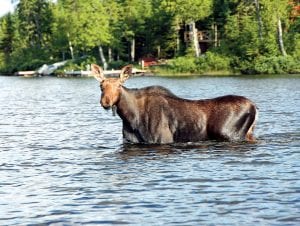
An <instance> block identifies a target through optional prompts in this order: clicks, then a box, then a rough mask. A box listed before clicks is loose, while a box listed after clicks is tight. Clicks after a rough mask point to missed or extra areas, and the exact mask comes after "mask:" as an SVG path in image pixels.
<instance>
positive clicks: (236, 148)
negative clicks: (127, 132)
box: [118, 141, 260, 159]
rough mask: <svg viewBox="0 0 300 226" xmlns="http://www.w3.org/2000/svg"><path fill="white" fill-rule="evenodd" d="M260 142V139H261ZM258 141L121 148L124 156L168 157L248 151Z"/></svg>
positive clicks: (255, 145) (127, 146)
mask: <svg viewBox="0 0 300 226" xmlns="http://www.w3.org/2000/svg"><path fill="white" fill-rule="evenodd" d="M259 142H260V141H259ZM259 142H257V143H254V144H253V143H252V144H251V143H247V142H217V141H204V142H199V143H177V144H162V145H161V144H130V143H124V144H122V145H121V147H120V148H119V150H118V151H119V154H120V155H121V156H122V158H125V159H126V158H134V157H136V156H144V157H167V156H170V155H180V154H189V153H192V154H195V153H197V154H199V155H201V154H211V155H216V154H222V153H224V154H225V153H231V152H233V153H235V154H237V153H240V154H243V153H248V152H251V151H254V150H256V148H257V146H258V145H259Z"/></svg>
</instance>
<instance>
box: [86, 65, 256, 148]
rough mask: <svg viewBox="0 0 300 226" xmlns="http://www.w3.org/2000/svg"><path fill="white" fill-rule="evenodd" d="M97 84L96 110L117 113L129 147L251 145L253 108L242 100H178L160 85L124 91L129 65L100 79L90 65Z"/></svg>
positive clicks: (98, 72)
mask: <svg viewBox="0 0 300 226" xmlns="http://www.w3.org/2000/svg"><path fill="white" fill-rule="evenodd" d="M92 70H93V74H94V76H95V77H96V79H97V80H99V81H100V84H101V90H102V95H101V101H100V103H101V105H102V106H103V107H104V108H105V109H109V108H116V111H117V114H118V115H119V116H120V118H121V119H122V122H123V137H124V139H125V140H126V141H127V142H132V143H158V144H161V143H177V142H198V141H203V140H208V139H213V140H247V141H254V137H253V129H254V125H255V121H256V116H257V109H256V106H255V105H254V104H253V103H252V102H251V101H250V100H249V99H247V98H245V97H242V96H233V95H229V96H223V97H217V98H214V99H206V100H188V99H183V98H179V97H177V96H176V95H174V94H173V93H172V92H171V91H169V90H168V89H166V88H164V87H161V86H150V87H145V88H141V89H128V88H126V87H124V86H123V83H124V82H125V81H126V79H127V78H128V77H129V75H130V74H131V66H130V65H129V66H126V67H124V68H123V69H122V71H121V74H120V77H119V78H105V76H104V74H103V71H102V69H101V67H99V66H97V65H94V64H93V65H92Z"/></svg>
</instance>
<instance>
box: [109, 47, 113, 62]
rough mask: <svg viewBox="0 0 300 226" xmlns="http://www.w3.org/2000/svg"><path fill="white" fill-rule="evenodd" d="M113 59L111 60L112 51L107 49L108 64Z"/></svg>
mask: <svg viewBox="0 0 300 226" xmlns="http://www.w3.org/2000/svg"><path fill="white" fill-rule="evenodd" d="M112 60H113V58H112V49H111V48H110V47H109V48H108V62H112Z"/></svg>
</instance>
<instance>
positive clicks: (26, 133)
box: [0, 76, 300, 225]
mask: <svg viewBox="0 0 300 226" xmlns="http://www.w3.org/2000/svg"><path fill="white" fill-rule="evenodd" d="M158 84H159V85H164V86H165V87H167V88H169V89H171V90H172V91H173V92H174V93H176V94H177V95H179V96H182V97H185V98H191V99H198V98H211V97H215V96H219V95H225V94H238V95H245V96H247V97H250V99H252V100H253V101H254V102H256V103H257V105H258V107H259V111H260V114H259V120H258V125H257V128H256V131H255V134H256V136H257V137H258V143H256V144H247V143H230V142H203V143H199V144H179V145H128V144H123V141H122V134H121V127H122V125H121V122H120V119H119V118H118V117H117V116H116V117H114V116H112V113H111V112H110V111H105V110H103V109H102V108H100V106H99V97H100V90H99V85H98V83H97V82H96V81H95V80H94V79H58V78H51V77H43V78H33V79H29V78H22V77H0V109H1V110H0V156H1V158H0V196H1V199H0V225H18V224H21V225H37V224H56V223H57V224H59V225H81V224H84V225H92V224H97V225H101V224H106V225H107V224H108V225H109V224H125V225H166V224H167V225H207V224H211V225H220V224H221V225H226V224H228V225H254V224H259V225H299V224H300V181H299V178H300V162H299V159H300V154H299V152H300V151H299V150H300V141H299V140H300V139H299V137H300V136H299V135H300V107H299V106H300V77H299V76H292V77H288V78H286V77H275V78H274V77H231V78H214V77H207V78H184V79H176V78H157V77H153V78H152V77H139V78H133V79H130V80H128V82H127V83H126V86H127V87H143V86H148V85H158Z"/></svg>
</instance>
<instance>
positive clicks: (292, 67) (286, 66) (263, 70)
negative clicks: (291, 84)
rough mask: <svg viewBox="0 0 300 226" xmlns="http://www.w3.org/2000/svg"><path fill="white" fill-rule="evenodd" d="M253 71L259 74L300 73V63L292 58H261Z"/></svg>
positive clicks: (256, 62)
mask: <svg viewBox="0 0 300 226" xmlns="http://www.w3.org/2000/svg"><path fill="white" fill-rule="evenodd" d="M252 67H253V70H254V72H255V73H257V74H285V73H299V72H300V62H299V60H298V59H296V58H293V57H292V56H287V57H284V56H272V57H267V56H260V57H258V58H256V59H255V60H254V62H253V66H252Z"/></svg>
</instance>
